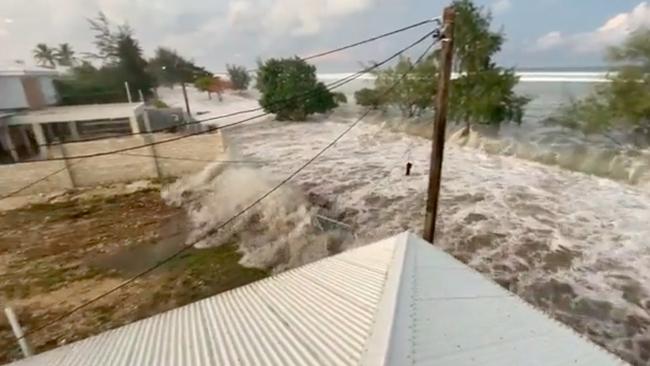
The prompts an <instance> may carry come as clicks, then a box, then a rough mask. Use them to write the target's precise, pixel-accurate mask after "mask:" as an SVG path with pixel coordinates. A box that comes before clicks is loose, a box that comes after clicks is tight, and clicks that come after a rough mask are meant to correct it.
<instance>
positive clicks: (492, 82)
mask: <svg viewBox="0 0 650 366" xmlns="http://www.w3.org/2000/svg"><path fill="white" fill-rule="evenodd" d="M453 5H454V8H455V10H456V26H455V28H454V32H455V34H454V65H453V69H454V71H455V72H456V73H458V75H460V76H459V77H458V78H456V79H455V80H453V81H452V87H451V89H450V100H449V104H450V105H449V116H450V119H451V120H453V121H456V122H459V123H460V122H464V123H466V126H467V128H469V126H470V124H471V123H481V124H499V123H501V122H510V121H512V122H515V123H521V120H522V118H523V115H524V107H525V106H526V104H527V103H528V102H529V99H528V98H526V97H522V96H518V95H516V94H515V92H514V87H515V86H516V85H517V83H518V81H519V79H518V77H517V76H516V75H515V72H514V70H513V69H505V68H502V67H499V66H497V65H496V64H495V63H494V62H493V61H492V57H493V56H494V55H495V54H496V53H497V52H499V51H500V50H501V46H502V45H503V42H504V35H503V32H502V31H499V32H494V31H492V30H491V28H490V25H491V23H492V16H491V14H490V12H489V11H486V10H484V8H482V7H477V6H476V5H474V4H473V3H472V1H470V0H456V1H454V3H453Z"/></svg>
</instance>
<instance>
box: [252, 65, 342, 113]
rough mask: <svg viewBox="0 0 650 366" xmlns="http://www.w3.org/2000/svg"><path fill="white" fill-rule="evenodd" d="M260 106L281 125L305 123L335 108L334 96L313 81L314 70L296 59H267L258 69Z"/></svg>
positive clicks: (320, 84) (319, 83) (314, 77)
mask: <svg viewBox="0 0 650 366" xmlns="http://www.w3.org/2000/svg"><path fill="white" fill-rule="evenodd" d="M256 87H257V89H258V90H259V91H260V92H261V93H262V97H261V99H260V105H261V106H262V107H264V110H265V111H267V112H269V113H275V114H276V118H277V119H278V120H280V121H283V120H290V121H304V120H305V119H306V118H307V116H308V115H310V114H313V113H325V112H328V111H330V110H332V109H334V108H336V106H337V103H336V101H335V100H334V95H333V94H332V93H331V92H330V91H329V90H328V89H327V87H326V86H325V85H324V84H323V83H321V82H318V80H317V79H316V67H315V66H313V65H309V64H308V63H307V62H305V61H304V60H302V59H299V58H297V57H296V58H285V59H273V58H272V59H269V60H267V61H266V62H264V63H261V64H260V65H259V68H258V71H257V85H256Z"/></svg>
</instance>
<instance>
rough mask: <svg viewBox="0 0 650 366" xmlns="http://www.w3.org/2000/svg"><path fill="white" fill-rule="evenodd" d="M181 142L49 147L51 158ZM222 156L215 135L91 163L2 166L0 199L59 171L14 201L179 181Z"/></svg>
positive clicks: (132, 139) (143, 138) (144, 138)
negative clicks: (86, 189) (83, 189)
mask: <svg viewBox="0 0 650 366" xmlns="http://www.w3.org/2000/svg"><path fill="white" fill-rule="evenodd" d="M178 136H179V135H177V134H155V135H151V136H149V135H137V136H128V137H122V138H111V139H106V140H99V141H89V142H83V143H70V144H63V145H56V146H51V147H50V149H49V150H50V152H49V158H58V157H62V156H66V157H71V156H79V155H88V154H95V153H101V152H108V151H114V150H117V149H123V148H129V147H135V146H141V145H143V144H145V143H147V142H149V141H163V140H168V139H170V138H175V137H178ZM223 151H224V147H223V140H222V138H221V134H220V133H213V134H204V135H197V136H190V137H187V138H183V139H180V140H177V141H173V142H169V143H164V144H160V145H156V146H153V147H152V146H148V147H143V148H139V149H134V150H130V151H126V152H123V153H119V154H111V155H105V156H99V157H93V158H85V159H67V161H48V162H33V163H23V164H7V165H0V196H3V195H7V194H11V193H13V192H15V191H16V190H18V189H21V188H22V187H25V186H27V185H29V184H31V183H33V182H35V181H37V180H39V179H43V178H44V177H45V176H48V175H49V174H53V173H55V172H57V171H58V173H56V174H53V175H52V176H51V177H50V178H47V179H45V180H43V181H42V182H39V183H37V184H34V186H32V187H30V188H28V189H25V190H24V191H21V192H20V193H18V194H16V196H21V195H22V196H24V195H30V194H35V193H51V192H58V191H63V190H66V189H71V188H74V187H92V186H97V185H103V184H110V183H118V182H131V181H137V180H144V179H155V178H159V177H160V178H162V177H180V176H183V175H187V174H192V173H196V172H199V171H201V170H202V169H203V168H204V167H205V166H206V165H208V164H209V161H210V160H218V159H219V158H220V156H221V154H223ZM187 159H191V160H187ZM66 163H67V164H66Z"/></svg>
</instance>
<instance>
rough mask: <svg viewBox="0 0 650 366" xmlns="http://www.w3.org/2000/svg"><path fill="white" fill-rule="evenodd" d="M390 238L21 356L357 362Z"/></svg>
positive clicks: (95, 361) (41, 359)
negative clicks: (102, 331)
mask: <svg viewBox="0 0 650 366" xmlns="http://www.w3.org/2000/svg"><path fill="white" fill-rule="evenodd" d="M393 242H394V240H393V239H388V240H385V241H382V242H379V243H377V244H374V245H370V246H366V247H361V248H358V249H354V250H351V251H348V252H345V253H343V254H340V255H337V256H334V257H330V258H328V259H325V260H322V261H319V262H316V263H313V264H309V265H306V266H304V267H301V268H298V269H295V270H291V271H287V272H285V273H282V274H280V275H277V276H274V277H271V278H268V279H265V280H262V281H259V282H256V283H253V284H251V285H248V286H245V287H241V288H238V289H235V290H232V291H229V292H226V293H223V294H221V295H217V296H214V297H211V298H208V299H205V300H202V301H199V302H196V303H193V304H190V305H187V306H184V307H181V308H178V309H175V310H172V311H169V312H166V313H163V314H160V315H157V316H154V317H151V318H148V319H145V320H142V321H139V322H136V323H133V324H130V325H127V326H124V327H121V328H118V329H115V330H112V331H109V332H106V333H103V334H100V335H98V336H95V337H91V338H88V339H86V340H82V341H79V342H76V343H73V344H70V345H68V346H64V347H61V348H58V349H55V350H53V351H50V352H45V353H43V354H40V355H36V356H34V357H31V358H28V359H25V360H23V361H21V362H18V363H17V364H18V365H66V366H68V365H70V366H74V365H161V366H162V365H355V364H358V363H359V360H360V358H361V355H362V353H363V351H364V347H365V344H366V341H367V339H368V335H369V333H370V329H371V328H372V324H373V318H374V315H375V312H376V308H377V304H378V302H379V299H380V298H381V294H382V291H383V288H384V284H385V279H386V277H387V270H388V268H389V267H390V266H389V263H390V261H391V259H392V257H393V248H394V245H393Z"/></svg>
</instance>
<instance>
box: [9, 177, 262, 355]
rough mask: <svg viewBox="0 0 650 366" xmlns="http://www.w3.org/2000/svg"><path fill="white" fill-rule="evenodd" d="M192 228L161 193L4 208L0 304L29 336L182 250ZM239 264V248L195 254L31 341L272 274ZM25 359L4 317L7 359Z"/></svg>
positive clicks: (39, 345)
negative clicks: (12, 313)
mask: <svg viewBox="0 0 650 366" xmlns="http://www.w3.org/2000/svg"><path fill="white" fill-rule="evenodd" d="M185 224H186V220H185V213H184V212H183V210H182V209H180V208H175V207H169V206H167V205H166V204H165V203H164V202H163V201H162V200H161V199H160V193H159V190H158V189H156V188H147V189H145V190H143V191H139V192H135V193H130V194H124V195H117V196H92V195H90V196H88V195H85V196H84V197H83V198H81V199H71V200H63V201H62V202H58V203H39V204H33V205H31V206H28V207H24V208H21V209H16V210H11V211H5V212H0V273H1V274H0V302H2V304H3V305H4V304H9V305H11V306H12V307H14V310H15V311H16V313H17V314H18V316H19V319H20V321H21V323H22V324H23V326H24V328H25V330H26V331H27V332H29V331H30V329H36V328H38V327H40V326H41V325H43V324H46V323H47V322H49V321H51V320H52V319H55V318H56V317H58V316H60V315H61V314H64V313H66V312H67V311H69V310H70V309H73V308H74V307H75V306H77V305H79V304H81V303H83V302H85V301H87V300H89V299H92V298H94V297H95V296H97V295H99V294H101V293H103V292H105V291H107V290H109V289H111V288H113V287H114V286H116V285H118V284H120V283H121V282H122V281H124V280H125V279H126V278H128V277H129V276H131V275H133V274H135V273H138V272H140V271H142V270H143V269H146V268H148V267H149V266H151V265H153V264H155V263H157V262H158V261H159V260H161V259H162V258H165V257H167V256H168V255H170V254H171V253H173V252H175V251H176V250H178V249H179V246H182V245H183V243H184V240H185V237H186V234H187V233H186V232H185V227H186V225H185ZM239 258H240V255H239V254H238V253H237V251H236V248H235V246H234V245H230V246H224V247H221V248H217V249H205V250H194V249H193V250H190V251H187V252H185V253H184V254H183V255H181V256H179V257H178V258H176V259H174V260H173V261H171V262H169V263H167V264H166V265H164V266H163V267H161V268H160V269H159V270H157V271H154V272H153V273H150V274H149V275H147V276H145V277H144V278H142V279H140V280H138V281H136V282H135V283H133V284H132V285H130V286H128V287H126V288H123V289H121V290H119V291H117V292H116V293H113V294H111V295H109V296H108V297H106V298H103V299H101V300H99V301H97V302H95V303H93V304H92V305H90V306H88V307H86V308H84V309H83V310H80V311H78V312H76V313H75V314H74V315H72V316H70V317H68V318H66V319H65V320H63V321H60V322H58V323H56V324H53V325H51V326H49V327H47V328H45V329H43V330H41V331H38V332H36V333H34V334H30V335H29V336H28V339H29V341H30V343H31V344H32V347H33V348H34V349H35V350H36V352H43V351H46V350H48V349H51V348H54V347H57V346H59V345H63V344H67V343H70V342H74V341H76V340H79V339H83V338H86V337H88V336H91V335H94V334H97V333H100V332H103V331H106V330H108V329H112V328H115V327H118V326H121V325H124V324H128V323H131V322H133V321H135V320H138V319H142V318H145V317H148V316H151V315H154V314H157V313H160V312H163V311H166V310H169V309H172V308H175V307H178V306H181V305H184V304H187V303H189V302H192V301H195V300H198V299H201V298H205V297H207V296H211V295H214V294H217V293H219V292H222V291H226V290H229V289H232V288H235V287H238V286H241V285H244V284H247V283H249V282H252V281H254V280H257V279H260V278H262V277H265V276H266V275H267V273H266V272H265V271H262V270H256V269H247V268H243V267H241V266H240V265H239V264H238V261H239ZM20 356H21V355H20V350H19V348H18V345H17V342H16V340H15V338H14V336H13V334H12V332H11V328H10V327H9V324H8V323H7V320H6V318H5V316H4V314H2V316H0V363H6V362H9V361H12V360H16V359H18V358H20Z"/></svg>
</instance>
